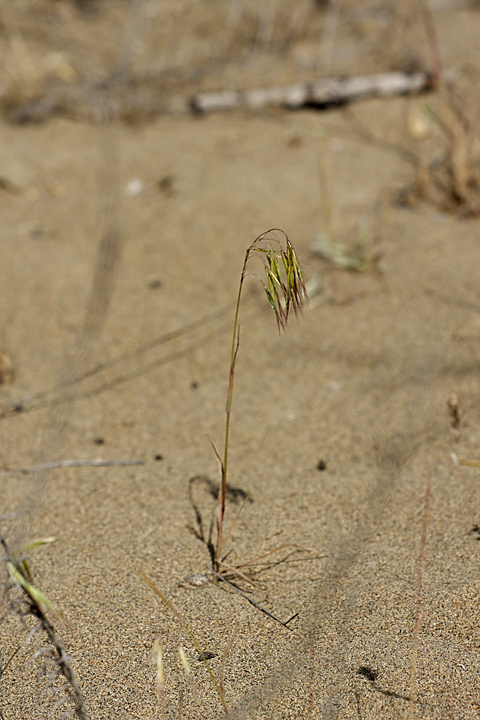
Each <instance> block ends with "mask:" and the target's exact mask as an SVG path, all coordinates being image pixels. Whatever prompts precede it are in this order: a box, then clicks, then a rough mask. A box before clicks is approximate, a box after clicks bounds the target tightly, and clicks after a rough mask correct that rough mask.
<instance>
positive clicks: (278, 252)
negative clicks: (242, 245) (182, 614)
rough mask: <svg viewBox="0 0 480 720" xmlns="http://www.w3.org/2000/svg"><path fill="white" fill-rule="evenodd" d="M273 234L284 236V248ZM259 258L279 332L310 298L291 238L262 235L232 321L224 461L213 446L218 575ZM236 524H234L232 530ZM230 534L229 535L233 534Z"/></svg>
mask: <svg viewBox="0 0 480 720" xmlns="http://www.w3.org/2000/svg"><path fill="white" fill-rule="evenodd" d="M273 233H278V234H281V235H282V236H283V244H282V242H281V241H280V240H278V238H277V237H272V234H273ZM254 258H259V259H260V260H261V261H262V263H263V269H264V273H265V280H263V279H262V280H261V282H262V285H263V288H264V290H265V294H266V296H267V299H268V302H269V304H270V306H271V308H272V310H273V311H274V313H275V319H276V322H277V327H278V331H279V332H280V331H281V330H285V329H286V327H287V323H288V320H289V318H290V315H291V313H292V312H293V314H294V315H295V316H296V317H298V315H299V313H300V312H301V311H302V309H303V307H304V306H305V305H306V303H307V301H308V298H307V292H306V289H305V283H304V281H303V277H302V271H301V269H300V262H299V260H298V257H297V254H296V252H295V248H294V246H293V245H292V243H291V241H290V239H289V237H288V236H287V235H286V234H285V233H284V232H283V231H282V230H278V229H277V228H275V229H272V230H268V231H267V232H265V233H262V234H261V235H259V236H258V237H257V238H256V239H255V240H254V241H253V243H252V244H251V245H249V247H248V248H247V251H246V253H245V258H244V261H243V267H242V272H241V274H240V282H239V287H238V294H237V303H236V307H235V316H234V320H233V333H232V344H231V351H230V368H229V383H228V391H227V401H226V406H225V415H226V417H225V439H224V449H223V457H221V456H220V453H219V452H218V450H217V449H216V447H215V445H214V444H213V443H212V445H213V448H214V450H215V454H216V457H217V460H218V463H219V467H220V477H221V484H220V491H219V494H218V506H217V513H216V528H217V536H216V541H215V548H214V557H213V570H214V571H215V573H217V574H218V573H221V572H222V569H223V568H222V565H223V563H224V560H225V558H224V545H225V542H226V539H227V538H226V537H224V522H225V507H226V499H227V471H228V467H229V466H228V450H229V441H230V418H231V412H232V402H233V389H234V381H235V368H236V362H237V354H238V350H239V347H240V322H239V313H240V302H241V299H242V290H243V286H244V282H245V279H246V277H247V275H248V266H249V263H250V261H251V260H253V259H254ZM234 523H235V520H234V521H233V523H232V528H233V525H234ZM232 528H231V529H230V530H229V532H228V535H229V534H230V533H231V530H232Z"/></svg>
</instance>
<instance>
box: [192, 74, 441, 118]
mask: <svg viewBox="0 0 480 720" xmlns="http://www.w3.org/2000/svg"><path fill="white" fill-rule="evenodd" d="M430 88H431V79H430V76H429V75H428V74H427V73H424V72H417V73H413V74H411V75H410V74H407V73H402V72H389V73H379V74H377V75H358V76H357V77H351V78H323V79H322V80H317V81H314V82H307V83H296V84H295V85H289V86H288V87H273V88H261V89H256V90H247V91H245V92H236V91H234V90H231V91H228V90H226V91H223V92H212V93H202V94H201V95H196V96H195V97H194V98H192V100H191V103H190V105H191V108H192V110H194V111H196V112H200V113H207V112H218V111H220V110H233V109H235V108H241V107H246V108H248V109H249V110H262V109H263V108H265V107H268V106H274V107H284V108H287V109H290V110H293V109H298V108H302V107H306V106H310V107H312V106H313V107H328V106H333V105H339V104H346V103H349V102H353V101H355V100H362V99H365V98H372V97H380V98H389V97H394V96H396V95H412V94H413V95H416V94H418V93H420V92H424V91H426V90H429V89H430Z"/></svg>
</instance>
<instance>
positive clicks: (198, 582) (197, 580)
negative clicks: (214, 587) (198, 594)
mask: <svg viewBox="0 0 480 720" xmlns="http://www.w3.org/2000/svg"><path fill="white" fill-rule="evenodd" d="M185 582H186V583H188V584H189V585H192V587H202V585H206V584H207V583H208V577H207V576H206V575H203V573H192V574H191V575H189V576H188V577H187V578H186V580H185Z"/></svg>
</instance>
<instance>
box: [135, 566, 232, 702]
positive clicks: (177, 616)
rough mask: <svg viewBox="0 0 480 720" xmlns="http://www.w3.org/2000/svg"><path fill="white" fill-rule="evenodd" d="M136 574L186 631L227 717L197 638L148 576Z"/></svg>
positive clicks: (220, 695) (218, 689)
mask: <svg viewBox="0 0 480 720" xmlns="http://www.w3.org/2000/svg"><path fill="white" fill-rule="evenodd" d="M138 574H139V575H140V577H141V578H142V580H143V581H144V582H145V583H146V584H147V585H148V587H149V588H150V589H151V590H153V592H154V593H155V595H156V596H157V597H158V598H159V599H160V600H161V602H162V603H163V605H165V607H166V608H168V610H170V612H171V613H172V615H174V617H175V618H176V619H177V620H178V622H179V623H180V625H181V626H182V627H183V629H184V630H185V631H186V633H187V635H188V637H189V638H190V640H191V641H192V644H193V646H194V647H195V649H196V651H197V652H198V654H199V656H200V658H201V660H202V662H203V664H204V665H205V667H206V669H207V672H208V674H209V675H210V679H211V681H212V683H213V686H214V688H215V690H216V693H217V695H218V697H219V698H220V702H221V703H222V706H223V709H224V712H225V715H226V716H228V708H227V703H226V701H225V697H224V695H223V693H222V690H221V687H220V685H219V683H218V682H217V679H216V677H215V675H214V674H213V670H212V668H211V667H210V664H209V662H208V660H207V657H206V655H205V653H204V652H203V650H202V648H201V646H200V643H199V642H198V640H197V638H196V637H195V635H194V633H193V631H192V629H191V628H190V625H189V624H188V623H187V621H186V620H185V618H184V617H183V615H182V614H181V613H180V612H179V611H178V610H177V608H176V607H175V605H174V604H173V603H172V602H170V600H168V598H167V597H165V595H164V594H163V593H162V592H161V590H159V589H158V587H157V586H156V585H155V583H154V582H152V580H150V578H149V577H148V575H147V574H146V573H145V572H144V571H143V570H142V569H141V568H138Z"/></svg>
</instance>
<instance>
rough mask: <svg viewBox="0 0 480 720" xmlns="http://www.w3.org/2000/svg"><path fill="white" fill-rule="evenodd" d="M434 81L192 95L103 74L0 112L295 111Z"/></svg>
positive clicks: (44, 115)
mask: <svg viewBox="0 0 480 720" xmlns="http://www.w3.org/2000/svg"><path fill="white" fill-rule="evenodd" d="M434 84H435V80H434V77H433V76H432V75H431V74H429V73H427V72H417V73H412V74H408V73H403V72H388V73H378V74H376V75H358V76H357V77H350V78H348V77H339V78H322V79H321V80H313V81H311V82H300V83H295V84H294V85H289V86H287V87H270V88H257V89H253V90H244V91H237V90H225V91H221V92H208V93H199V94H197V95H193V96H188V95H184V96H178V95H177V96H170V97H169V98H167V97H166V96H165V93H164V92H162V85H161V80H160V79H159V80H158V82H156V83H155V82H153V81H152V77H151V76H150V77H138V76H133V75H132V76H130V77H128V78H126V79H125V80H124V81H123V82H122V83H121V84H119V83H118V82H116V81H115V78H105V79H104V80H103V81H102V82H101V83H97V84H96V85H91V84H88V83H85V82H82V81H81V82H79V83H75V84H72V85H69V86H68V87H67V88H65V87H58V86H56V85H54V86H51V85H50V87H49V86H48V83H45V85H44V86H43V88H37V90H36V92H35V93H34V94H33V95H32V96H26V97H23V96H22V95H21V94H18V93H14V94H13V95H12V96H11V97H10V96H8V94H7V96H6V97H3V98H2V97H0V114H1V115H3V116H4V117H5V119H6V120H7V121H9V122H11V123H16V124H25V123H39V122H45V121H46V120H48V118H50V117H53V116H56V115H61V116H66V117H74V118H77V119H84V120H90V121H92V120H94V119H95V117H96V110H95V106H94V104H92V103H91V102H89V100H88V98H89V97H92V96H93V97H97V96H105V97H106V98H107V100H108V105H109V108H110V110H111V113H112V115H113V116H114V117H116V118H119V119H125V120H127V121H131V120H132V118H137V119H141V118H143V119H147V118H153V117H157V116H159V115H187V114H188V113H200V114H204V113H210V112H221V111H225V110H233V109H235V108H246V109H248V110H251V111H259V110H263V109H264V108H266V107H282V108H285V109H287V110H298V109H300V108H303V107H314V108H318V109H326V108H329V107H335V106H337V105H346V104H347V103H350V102H354V101H356V100H362V99H366V98H372V97H379V98H389V97H395V96H397V95H412V94H417V93H421V92H426V91H428V90H430V89H432V87H433V86H434Z"/></svg>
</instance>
